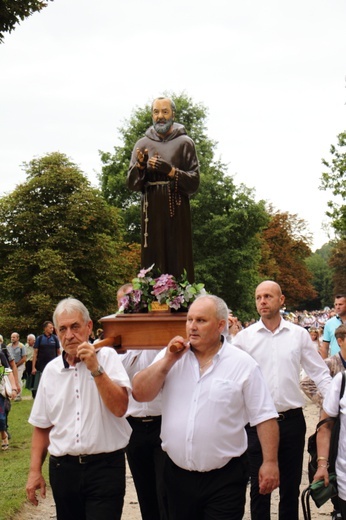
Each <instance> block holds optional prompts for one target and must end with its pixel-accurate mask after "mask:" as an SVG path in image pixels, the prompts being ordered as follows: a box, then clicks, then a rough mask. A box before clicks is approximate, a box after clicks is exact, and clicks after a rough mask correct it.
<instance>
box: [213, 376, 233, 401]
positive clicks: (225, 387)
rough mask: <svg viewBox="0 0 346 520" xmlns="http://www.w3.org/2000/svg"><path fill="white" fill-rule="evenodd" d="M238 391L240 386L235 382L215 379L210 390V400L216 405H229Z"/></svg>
mask: <svg viewBox="0 0 346 520" xmlns="http://www.w3.org/2000/svg"><path fill="white" fill-rule="evenodd" d="M237 390H238V385H237V384H236V383H234V381H230V380H229V379H214V380H213V382H212V384H211V387H210V390H209V400H210V401H213V402H215V403H227V402H228V403H229V402H230V401H231V400H232V397H234V395H235V394H236V393H237Z"/></svg>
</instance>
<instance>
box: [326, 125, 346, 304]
mask: <svg viewBox="0 0 346 520" xmlns="http://www.w3.org/2000/svg"><path fill="white" fill-rule="evenodd" d="M345 147H346V132H342V133H341V134H339V135H338V144H337V146H334V145H331V147H330V153H331V155H332V158H331V160H330V161H326V160H325V159H322V163H323V164H324V166H326V167H327V168H329V172H324V173H322V178H321V186H320V189H322V190H332V194H333V197H334V198H333V199H332V200H330V201H329V202H328V208H329V209H328V210H327V211H326V215H327V216H328V217H330V219H331V221H332V226H333V228H334V229H335V233H336V237H337V240H336V241H335V246H334V248H333V251H332V252H331V255H330V261H329V265H330V267H331V268H332V270H333V285H334V294H337V293H340V292H342V291H345V284H346V282H345V280H346V277H345V269H346V267H345V252H346V246H345V244H346V204H345V199H346V148H345Z"/></svg>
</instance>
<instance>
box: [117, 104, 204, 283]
mask: <svg viewBox="0 0 346 520" xmlns="http://www.w3.org/2000/svg"><path fill="white" fill-rule="evenodd" d="M175 111H176V109H175V105H174V103H173V101H172V100H171V99H167V98H163V97H161V98H157V99H155V100H154V102H153V104H152V118H153V126H152V127H150V128H149V129H148V130H147V131H146V133H145V137H142V138H141V139H140V140H139V141H138V142H137V143H136V144H135V147H134V150H133V153H132V158H131V163H130V167H129V171H128V175H127V185H128V187H129V188H130V190H133V191H140V192H141V193H142V249H141V251H142V257H141V264H142V267H145V268H147V267H149V266H150V265H152V264H155V267H156V268H157V269H159V270H160V272H161V273H163V274H164V273H168V274H172V275H174V276H177V277H178V276H180V275H182V274H183V272H184V269H186V272H187V277H188V280H189V281H190V282H193V281H194V270H193V259H192V232H191V216H190V202H189V197H190V196H191V195H192V194H193V193H195V192H196V191H197V189H198V186H199V169H198V160H197V155H196V150H195V145H194V143H193V141H192V140H191V139H190V138H189V137H188V136H187V135H186V131H185V128H184V127H183V125H181V124H178V123H175V122H174V118H175Z"/></svg>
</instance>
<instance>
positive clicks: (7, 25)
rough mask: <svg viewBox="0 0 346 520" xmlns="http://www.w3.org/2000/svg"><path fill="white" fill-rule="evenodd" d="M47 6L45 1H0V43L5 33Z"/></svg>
mask: <svg viewBox="0 0 346 520" xmlns="http://www.w3.org/2000/svg"><path fill="white" fill-rule="evenodd" d="M50 1H51V2H52V1H53V0H50ZM47 5H48V4H47V2H46V1H43V0H0V43H1V42H3V39H4V36H5V34H4V33H7V32H9V33H10V32H11V31H13V30H14V28H15V25H16V24H19V23H20V21H23V20H25V18H28V17H29V16H31V15H32V14H33V13H35V12H38V11H41V9H43V8H44V7H46V6H47Z"/></svg>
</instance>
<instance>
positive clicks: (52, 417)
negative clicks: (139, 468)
mask: <svg viewBox="0 0 346 520" xmlns="http://www.w3.org/2000/svg"><path fill="white" fill-rule="evenodd" d="M53 321H54V325H55V327H56V329H57V333H58V337H59V340H60V342H61V345H62V347H63V354H62V356H59V357H57V358H55V359H54V360H53V361H51V362H50V363H48V365H47V366H46V368H45V370H44V373H43V375H42V378H41V381H40V386H39V388H38V392H37V395H36V399H35V401H34V405H33V408H32V412H31V415H30V418H29V422H30V423H31V424H32V425H33V426H34V427H35V428H34V432H33V437H32V450H31V464H30V471H29V477H28V482H27V486H26V490H27V496H28V499H29V500H30V501H31V502H32V503H33V504H35V505H37V504H38V501H37V498H36V490H37V489H39V490H40V492H41V496H42V497H44V496H45V492H46V483H45V480H44V477H43V475H42V469H41V468H42V464H43V462H44V459H45V457H46V453H47V451H49V453H50V460H49V479H50V484H51V487H52V490H53V496H54V500H55V504H56V509H57V518H58V520H75V519H77V518H78V519H82V518H102V519H103V520H114V519H118V520H120V518H121V513H122V507H123V500H124V494H125V454H124V448H125V447H126V445H127V443H128V440H129V437H130V432H131V428H130V426H129V425H128V423H127V421H126V419H125V417H124V414H125V412H126V409H127V405H128V392H129V390H130V387H131V384H130V381H129V379H128V376H127V374H126V372H125V369H124V368H123V366H122V363H121V361H120V359H119V357H118V355H117V353H116V352H115V351H114V350H113V349H111V348H101V349H99V350H97V345H96V349H95V348H94V347H93V346H92V345H91V344H90V343H89V342H88V338H89V336H90V333H91V331H92V321H91V319H90V317H89V312H88V310H87V309H86V307H85V306H84V305H83V304H82V303H81V302H80V301H78V300H75V299H74V298H67V299H65V300H62V301H61V302H60V303H59V304H58V306H57V307H56V309H55V312H54V315H53Z"/></svg>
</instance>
